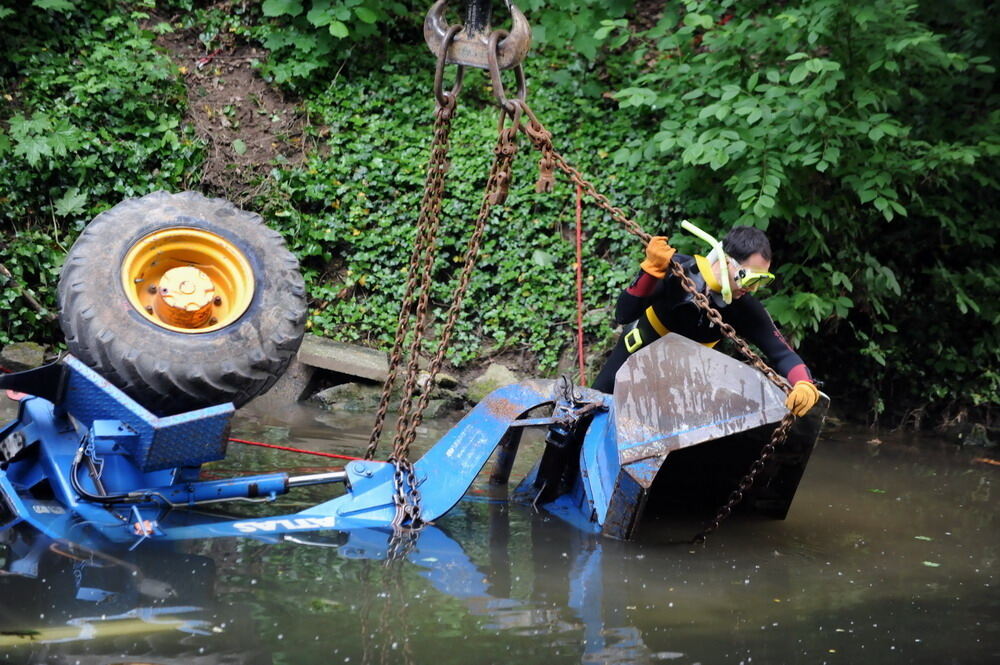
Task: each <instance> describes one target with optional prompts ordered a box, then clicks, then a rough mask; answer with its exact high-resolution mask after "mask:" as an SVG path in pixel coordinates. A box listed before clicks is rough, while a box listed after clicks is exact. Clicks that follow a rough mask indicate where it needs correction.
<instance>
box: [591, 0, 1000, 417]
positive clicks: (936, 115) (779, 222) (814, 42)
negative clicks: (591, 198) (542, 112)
mask: <svg viewBox="0 0 1000 665" xmlns="http://www.w3.org/2000/svg"><path fill="white" fill-rule="evenodd" d="M965 9H966V10H967V13H965V14H960V15H958V18H956V17H955V16H954V15H952V16H949V17H939V18H936V19H935V20H936V21H938V22H940V23H941V25H939V26H937V28H936V29H935V27H933V26H932V25H930V24H929V20H928V18H929V17H927V16H925V15H924V13H923V12H922V11H921V9H920V8H919V7H918V6H917V5H915V4H912V3H910V2H908V1H905V0H893V1H889V2H883V3H874V4H873V3H868V2H860V1H859V2H842V1H840V0H799V1H797V2H789V3H781V4H777V5H776V4H774V3H767V2H749V3H748V2H739V3H737V2H734V1H724V2H701V1H693V0H691V1H687V2H683V3H681V4H680V6H668V8H667V9H666V10H665V11H664V13H663V15H662V18H661V20H660V21H659V23H658V24H657V25H656V26H654V27H653V28H651V29H649V30H645V31H635V32H634V33H633V34H632V39H631V41H630V42H629V44H628V47H626V48H625V49H624V50H623V51H622V53H621V55H619V56H618V57H617V58H615V59H614V60H613V61H611V62H609V65H608V66H609V70H610V71H612V72H613V73H614V75H615V77H616V78H617V80H620V81H621V82H622V84H621V85H620V88H619V90H618V91H617V92H616V93H615V96H616V98H617V99H618V100H619V102H620V104H621V106H622V108H624V109H636V110H638V111H640V112H641V113H642V114H643V117H645V118H647V119H648V120H649V121H651V122H655V123H656V129H655V131H652V132H650V133H648V134H647V135H644V136H641V137H640V138H638V139H635V140H633V141H630V142H628V143H626V144H625V145H624V146H622V147H621V148H620V149H619V150H618V151H617V152H616V153H615V161H616V163H617V164H619V165H621V166H622V167H628V168H634V167H635V166H637V165H639V164H641V163H642V162H644V161H646V160H649V159H654V160H657V161H658V162H660V163H661V164H662V165H663V167H664V169H665V170H667V171H669V172H671V173H672V174H673V178H674V184H675V190H674V191H675V193H676V196H677V200H678V201H679V202H680V207H681V214H683V215H684V216H689V217H691V218H693V219H696V220H697V222H698V223H702V224H705V225H707V226H708V227H709V228H714V230H716V231H719V232H722V231H724V229H725V228H726V227H728V226H729V225H731V224H734V223H738V224H749V225H753V226H758V227H760V228H763V229H767V230H768V231H769V232H770V234H771V236H772V242H774V244H775V246H776V254H777V258H778V261H779V263H780V266H779V273H780V275H781V278H782V284H783V286H781V287H780V288H779V290H778V292H777V293H776V295H774V296H773V297H771V298H769V299H768V301H767V305H768V308H769V310H770V311H771V313H772V315H773V316H774V317H775V319H776V320H777V321H778V322H779V323H780V324H782V325H783V326H784V327H785V328H787V329H788V332H790V333H791V337H792V338H793V339H797V340H802V341H804V348H805V350H806V354H805V355H807V357H808V356H809V355H810V354H809V351H810V350H812V349H814V350H817V351H818V350H819V349H821V348H822V349H824V350H825V351H826V352H825V353H822V354H820V353H815V354H814V356H815V357H814V358H813V362H814V364H815V366H817V368H818V369H819V370H820V374H821V375H824V378H828V379H834V380H835V381H836V382H837V383H838V384H840V387H839V388H833V392H834V394H835V395H836V394H837V392H838V390H839V391H845V392H846V391H847V386H848V385H850V386H851V388H852V389H855V390H857V389H860V390H859V391H858V392H860V393H861V394H866V395H885V396H890V395H891V396H892V397H894V398H898V399H899V400H900V402H901V403H908V404H911V405H912V404H914V403H930V402H934V401H936V400H937V399H938V398H939V397H940V395H941V394H952V395H957V394H962V393H968V392H973V393H975V394H976V395H979V396H980V397H977V398H976V399H977V400H980V401H988V400H992V401H993V402H994V403H995V402H997V401H1000V392H997V383H996V378H995V376H993V375H992V374H991V373H990V372H985V373H984V372H983V371H982V368H983V367H984V366H985V367H996V366H997V365H998V360H1000V356H998V347H1000V338H998V335H997V323H998V322H1000V309H998V307H997V301H998V298H997V296H998V293H1000V279H997V269H996V266H995V261H994V256H993V255H994V251H995V248H996V239H997V231H998V230H1000V229H998V224H997V222H996V215H995V212H993V210H995V206H996V204H997V191H998V188H997V185H998V181H997V166H998V163H997V157H998V155H1000V136H998V134H997V131H996V128H997V126H998V124H997V121H998V119H1000V112H998V111H997V103H996V102H997V95H996V92H995V91H994V89H993V81H994V78H993V75H994V74H995V70H994V65H995V56H996V54H995V53H992V54H991V53H989V52H988V51H986V48H989V45H990V44H995V43H996V42H995V39H993V38H994V37H995V36H996V35H995V34H993V35H992V36H991V35H990V34H989V33H988V32H987V31H989V30H991V29H992V30H993V32H994V33H995V31H996V30H995V28H990V27H989V25H990V24H991V23H992V24H993V25H995V22H991V21H989V20H988V19H986V18H985V17H982V19H983V20H982V21H981V22H980V21H976V20H975V19H973V18H971V17H972V15H973V14H974V13H975V11H977V9H976V4H975V3H967V4H966V7H965ZM978 11H980V12H982V11H985V10H984V9H980V10H978ZM959 21H965V23H963V24H960V25H959V24H958V22H959ZM621 32H622V29H621V26H620V25H617V24H606V25H605V26H604V28H603V29H602V30H599V31H598V36H602V37H604V38H605V39H609V40H610V39H614V38H615V37H616V36H618V39H617V41H615V42H613V45H614V46H619V45H620V44H621V40H620V35H621ZM993 48H995V47H993ZM959 321H961V323H959ZM956 327H960V328H962V329H963V332H962V333H961V334H956ZM897 331H904V332H903V333H902V334H898V335H897V334H896V333H897ZM831 339H832V340H836V344H837V346H836V353H830V352H829V351H830V346H829V343H830V340H831ZM859 353H860V358H859V361H858V362H856V363H853V362H852V363H851V364H850V366H847V367H845V365H844V361H843V359H844V358H845V357H850V356H854V357H856V356H857V354H859ZM977 354H981V355H977ZM963 358H964V359H963ZM826 359H829V360H828V361H826ZM825 361H826V362H825ZM917 377H919V380H916V379H917Z"/></svg>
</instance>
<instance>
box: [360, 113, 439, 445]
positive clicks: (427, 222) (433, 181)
mask: <svg viewBox="0 0 1000 665" xmlns="http://www.w3.org/2000/svg"><path fill="white" fill-rule="evenodd" d="M443 101H444V104H441V103H440V102H439V104H438V106H437V109H436V110H435V112H434V137H433V139H432V141H431V154H430V159H429V163H428V165H427V176H426V179H425V184H424V196H423V200H422V201H421V203H420V214H419V216H418V217H417V234H416V239H415V241H414V244H413V250H412V252H411V253H410V264H409V265H410V266H411V270H410V272H409V274H408V275H407V280H406V290H405V292H404V295H403V303H402V306H401V308H400V315H399V325H398V327H397V328H396V338H395V340H394V341H393V345H392V352H391V353H390V355H389V374H388V377H387V378H386V381H385V384H384V386H383V388H382V395H381V397H380V399H379V405H378V410H377V412H376V414H375V425H374V427H373V428H372V433H371V436H370V438H369V440H368V449H367V450H366V451H365V459H372V458H374V456H375V451H376V449H377V448H378V442H379V439H380V438H381V436H382V429H383V427H384V424H385V416H386V412H387V411H388V408H389V401H390V399H391V395H392V388H393V386H394V385H395V382H396V378H397V376H398V373H399V365H400V363H401V362H402V356H403V346H404V343H405V339H406V336H407V335H408V334H409V327H410V323H411V321H412V318H413V317H411V316H409V313H410V311H411V310H412V309H413V301H414V297H415V294H417V293H419V294H420V295H419V298H418V299H419V305H422V306H423V310H420V311H418V314H417V316H416V318H417V319H418V321H419V324H418V333H417V334H415V337H419V334H420V333H421V332H422V325H423V323H422V322H423V319H424V312H425V311H426V307H427V298H426V294H427V291H428V286H429V284H430V281H431V268H432V267H433V265H434V247H435V245H436V239H437V231H438V228H439V226H440V220H441V216H440V213H441V205H442V201H443V199H444V184H445V174H447V172H448V169H449V166H450V165H449V162H448V148H449V146H450V137H451V121H452V118H453V117H454V113H455V105H456V101H457V96H456V94H451V95H445V96H444V100H443ZM418 265H419V266H422V267H423V270H422V271H419V272H418V271H417V270H414V269H412V266H418ZM418 278H419V279H420V282H419V286H418V282H417V280H418Z"/></svg>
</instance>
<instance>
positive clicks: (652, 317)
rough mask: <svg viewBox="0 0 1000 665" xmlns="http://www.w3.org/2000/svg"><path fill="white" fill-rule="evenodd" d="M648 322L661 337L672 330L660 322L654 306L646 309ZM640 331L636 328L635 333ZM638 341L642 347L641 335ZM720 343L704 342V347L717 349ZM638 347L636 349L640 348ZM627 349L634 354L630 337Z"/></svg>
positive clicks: (626, 340)
mask: <svg viewBox="0 0 1000 665" xmlns="http://www.w3.org/2000/svg"><path fill="white" fill-rule="evenodd" d="M646 320H647V321H649V325H651V326H653V330H655V331H656V332H657V333H658V334H659V335H660V337H663V336H664V335H666V334H667V333H668V332H670V330H669V329H668V328H667V327H666V326H665V325H663V321H660V317H658V316H657V315H656V311H655V310H654V309H653V306H652V305H650V306H649V307H647V308H646ZM638 330H639V329H638V328H636V329H635V331H634V332H637V331H638ZM636 339H637V340H638V341H639V344H638V346H641V345H642V340H641V339H639V335H636ZM718 343H719V340H715V341H714V342H702V345H703V346H707V347H708V348H710V349H712V348H715V345H716V344H718ZM638 346H637V347H636V348H638ZM625 348H626V350H628V352H629V353H632V349H630V348H629V339H628V337H626V338H625Z"/></svg>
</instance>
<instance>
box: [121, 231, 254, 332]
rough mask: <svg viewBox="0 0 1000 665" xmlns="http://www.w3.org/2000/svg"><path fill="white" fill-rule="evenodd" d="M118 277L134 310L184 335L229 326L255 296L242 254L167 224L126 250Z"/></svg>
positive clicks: (202, 233) (232, 246) (201, 233)
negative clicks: (165, 227) (167, 226)
mask: <svg viewBox="0 0 1000 665" xmlns="http://www.w3.org/2000/svg"><path fill="white" fill-rule="evenodd" d="M121 276H122V286H123V288H124V289H125V294H126V296H127V297H128V300H129V302H130V303H131V304H132V306H133V307H134V308H135V309H136V311H138V312H139V313H140V314H142V315H143V316H144V317H145V318H146V319H148V320H149V321H151V322H153V323H155V324H156V325H158V326H160V327H162V328H166V329H168V330H173V331H176V332H183V333H204V332H211V331H213V330H218V329H220V328H223V327H225V326H227V325H230V324H231V323H233V322H235V321H236V320H237V319H239V318H240V316H242V315H243V313H244V312H245V311H246V310H247V308H248V307H249V306H250V301H251V300H252V299H253V294H254V278H253V270H252V268H251V266H250V262H249V260H248V259H247V258H246V256H245V255H244V254H243V252H242V251H240V249H239V248H238V247H236V245H235V244H233V243H232V242H230V241H228V240H227V239H225V238H223V237H222V236H219V235H216V234H214V233H210V232H208V231H204V230H201V229H193V228H186V227H174V228H167V229H162V230H160V231H156V232H155V233H151V234H149V235H148V236H145V237H144V238H141V239H140V240H139V241H138V242H136V243H135V244H134V245H132V247H131V248H130V249H129V251H128V252H127V253H126V255H125V258H124V260H123V261H122V269H121Z"/></svg>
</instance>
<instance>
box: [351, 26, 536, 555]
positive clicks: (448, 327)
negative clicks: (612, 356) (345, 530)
mask: <svg viewBox="0 0 1000 665" xmlns="http://www.w3.org/2000/svg"><path fill="white" fill-rule="evenodd" d="M455 33H457V27H453V28H451V29H449V31H448V33H447V35H446V36H445V46H447V43H448V42H450V40H451V39H452V38H453V37H454V35H455ZM446 52H447V48H443V49H442V50H441V55H440V56H439V58H438V68H437V72H436V76H435V96H436V97H437V100H438V106H437V109H436V111H435V124H434V138H433V139H432V143H431V155H430V159H429V164H428V168H427V176H426V179H425V187H424V196H423V200H422V201H421V205H420V214H419V216H418V220H417V237H416V239H415V242H414V247H413V251H412V253H411V256H410V266H411V270H410V273H409V275H408V277H407V284H406V291H405V294H404V297H403V302H402V306H401V311H400V321H399V325H398V327H397V329H396V337H395V340H394V342H393V348H392V352H391V354H390V358H389V373H388V377H387V379H386V382H385V384H384V386H383V389H382V395H381V397H380V399H379V407H378V410H377V412H376V416H375V425H374V427H373V429H372V434H371V436H370V438H369V442H368V449H367V451H366V453H365V459H372V458H373V457H374V456H375V452H376V450H377V447H378V441H379V439H380V438H381V434H382V430H383V428H384V424H385V417H386V413H387V411H388V406H389V402H390V400H391V395H392V389H393V386H394V384H395V382H396V380H397V378H398V375H399V367H400V365H401V364H402V358H403V347H404V346H405V345H406V339H407V337H409V338H410V342H409V346H408V354H407V355H408V357H409V360H408V363H407V366H406V377H405V379H404V383H403V388H402V399H401V403H400V407H399V416H398V418H397V421H396V434H395V437H394V438H393V451H392V455H391V456H390V457H389V462H390V463H392V464H393V466H394V472H393V502H394V504H395V506H396V514H395V516H394V518H393V521H392V527H393V535H394V538H396V539H398V540H402V539H405V538H406V532H407V531H412V530H414V529H419V528H420V527H421V526H422V524H423V521H422V520H421V517H420V492H419V490H418V484H419V483H418V481H417V478H416V475H415V473H414V469H413V464H412V463H411V462H410V460H409V455H410V447H411V446H412V444H413V442H414V440H415V439H416V432H417V428H418V427H419V426H420V423H421V422H422V415H423V412H424V410H425V409H426V408H427V404H428V402H429V400H430V393H431V390H430V386H432V385H433V383H434V377H436V376H437V374H438V372H439V371H440V370H441V366H442V364H443V363H444V355H445V352H446V351H447V348H448V344H449V342H450V340H451V335H452V332H453V330H454V327H455V324H456V322H457V321H458V315H459V313H460V311H461V306H462V301H463V299H464V297H465V293H466V291H467V290H468V287H469V282H470V281H471V279H472V272H473V269H474V268H475V265H476V262H477V259H478V257H479V253H480V248H481V245H482V240H483V236H484V233H485V230H486V224H487V222H488V220H489V218H490V213H491V211H492V209H493V206H497V205H503V203H504V201H506V199H507V193H508V191H509V188H510V179H511V178H510V174H511V165H512V162H513V159H514V155H515V154H516V153H517V133H518V127H519V125H520V123H521V111H520V108H519V107H515V108H514V109H513V111H507V110H504V109H503V108H501V112H500V120H499V125H498V136H497V144H496V147H495V148H494V151H493V152H494V158H493V164H492V166H491V168H490V173H489V176H488V178H487V181H486V187H485V193H484V196H483V201H482V204H481V205H480V209H479V213H478V215H477V216H476V221H475V224H474V226H473V230H472V235H471V237H470V239H469V243H468V247H467V248H466V252H465V255H464V257H463V267H462V271H461V273H460V274H459V277H458V283H457V285H456V287H455V289H454V291H453V293H452V299H451V303H450V305H449V308H448V310H447V313H446V314H445V322H444V325H443V327H442V328H441V330H440V331H439V337H438V345H437V350H436V352H435V354H434V357H433V359H432V360H431V362H430V366H429V368H428V374H429V375H430V378H429V380H428V385H427V387H426V389H424V390H422V391H421V394H420V397H419V399H418V400H417V402H416V404H414V401H413V398H414V394H415V393H416V392H417V390H416V389H417V380H418V377H419V372H420V369H419V361H420V355H421V351H422V348H423V343H424V337H425V333H426V326H427V320H428V316H427V310H428V306H429V301H430V291H431V284H432V279H431V278H432V271H433V267H434V260H435V258H436V249H437V233H438V230H439V228H440V213H441V206H442V201H443V196H444V183H445V174H446V173H447V172H448V169H449V166H450V164H449V162H448V147H449V137H450V130H451V119H452V117H453V115H454V110H455V105H456V100H457V95H458V92H459V90H460V87H461V76H462V68H459V74H458V78H457V82H456V84H455V87H454V88H453V89H452V91H451V92H450V93H445V92H443V91H442V90H441V78H442V76H441V73H442V70H443V68H444V62H445V53H446ZM508 122H509V124H508ZM411 328H412V330H411Z"/></svg>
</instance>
